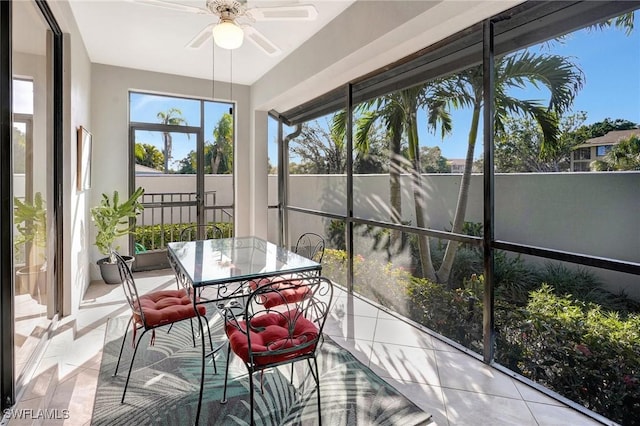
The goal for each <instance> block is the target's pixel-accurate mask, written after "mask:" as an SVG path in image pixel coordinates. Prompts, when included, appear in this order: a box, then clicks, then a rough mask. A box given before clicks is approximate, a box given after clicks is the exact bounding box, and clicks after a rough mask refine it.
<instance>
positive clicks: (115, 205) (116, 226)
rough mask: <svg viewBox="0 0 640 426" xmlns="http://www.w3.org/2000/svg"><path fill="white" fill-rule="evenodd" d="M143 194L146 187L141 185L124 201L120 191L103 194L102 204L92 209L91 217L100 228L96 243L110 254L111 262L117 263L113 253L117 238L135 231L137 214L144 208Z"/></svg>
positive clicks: (105, 252) (104, 251)
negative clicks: (141, 201)
mask: <svg viewBox="0 0 640 426" xmlns="http://www.w3.org/2000/svg"><path fill="white" fill-rule="evenodd" d="M143 194H144V188H142V187H139V188H138V189H136V190H135V191H134V192H133V194H131V197H129V199H128V200H126V201H125V202H124V203H121V202H120V196H119V194H118V191H113V195H112V196H111V197H109V196H108V195H107V194H102V201H101V202H100V205H98V206H95V207H93V208H92V209H91V218H92V219H93V222H94V223H95V225H96V227H97V228H98V234H97V235H96V242H95V244H96V246H97V247H98V250H100V253H102V254H104V255H108V256H109V262H110V263H115V259H114V258H113V253H112V251H113V248H114V247H113V242H114V241H115V239H116V238H118V237H121V236H124V235H127V234H129V233H130V232H132V231H133V228H134V226H135V220H136V216H137V215H138V213H140V212H141V211H142V210H143V209H144V207H143V206H142V204H141V203H140V201H139V199H140V197H142V195H143ZM130 219H133V222H134V223H133V224H131V223H130ZM118 248H119V247H115V249H118Z"/></svg>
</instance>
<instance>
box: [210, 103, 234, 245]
mask: <svg viewBox="0 0 640 426" xmlns="http://www.w3.org/2000/svg"><path fill="white" fill-rule="evenodd" d="M231 108H232V105H231V104H227V103H220V102H205V103H204V114H205V126H204V135H205V138H204V157H205V164H204V167H203V169H204V170H203V172H204V175H205V178H204V194H203V199H204V209H205V218H204V220H205V222H206V223H215V224H216V225H217V226H218V227H219V228H221V229H223V230H224V235H225V236H229V237H230V236H232V235H233V205H234V195H233V161H234V141H235V135H234V133H233V129H234V115H233V114H232V112H233V111H232V109H231Z"/></svg>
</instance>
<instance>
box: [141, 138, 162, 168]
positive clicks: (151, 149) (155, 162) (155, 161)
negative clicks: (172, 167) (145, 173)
mask: <svg viewBox="0 0 640 426" xmlns="http://www.w3.org/2000/svg"><path fill="white" fill-rule="evenodd" d="M135 157H136V164H140V165H142V166H146V167H151V168H152V169H156V170H163V167H164V155H163V154H162V152H160V150H159V149H158V148H156V147H155V146H154V145H151V144H148V143H137V142H136V145H135Z"/></svg>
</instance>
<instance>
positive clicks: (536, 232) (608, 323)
mask: <svg viewBox="0 0 640 426" xmlns="http://www.w3.org/2000/svg"><path fill="white" fill-rule="evenodd" d="M639 15H640V14H639V13H638V10H636V11H635V12H634V13H632V14H627V15H623V16H620V17H614V18H612V19H611V20H609V21H605V22H602V23H600V24H598V25H596V26H593V27H589V28H584V29H581V30H578V31H575V32H573V33H570V34H568V35H566V36H565V37H563V39H562V41H561V42H560V41H558V40H550V41H547V42H545V43H542V44H540V45H537V46H531V47H529V48H528V49H526V50H521V51H519V52H515V53H513V54H511V55H509V57H511V58H516V59H517V60H518V61H517V62H515V63H514V64H515V65H517V66H518V67H519V69H520V70H526V69H528V68H530V67H531V65H532V61H533V62H535V63H537V64H538V65H539V68H538V69H545V70H546V73H547V74H548V75H553V76H554V80H553V81H554V82H565V84H566V85H565V86H564V87H563V86H562V85H561V86H560V89H564V90H565V91H563V90H560V92H561V93H565V94H566V93H569V94H570V95H571V96H570V98H569V99H568V100H569V102H568V104H567V105H565V107H564V108H556V113H557V114H558V118H559V124H560V125H559V126H558V128H557V133H556V138H555V141H554V140H553V139H549V138H545V136H544V135H543V134H542V131H541V130H540V126H539V125H538V123H537V120H535V117H527V116H515V115H513V114H511V115H508V116H506V117H504V118H505V119H504V124H505V125H504V127H503V129H500V131H499V132H498V135H497V136H496V168H497V170H498V171H501V172H504V174H499V175H497V176H496V180H495V184H496V197H495V212H496V223H495V235H496V238H497V239H499V240H505V241H510V242H516V243H520V244H526V245H531V246H537V247H543V248H550V249H555V250H561V251H564V252H572V253H579V254H586V255H591V256H597V257H604V258H610V259H616V260H624V261H630V262H636V263H637V262H640V238H639V234H638V230H639V229H640V217H639V216H638V214H637V212H638V188H639V186H638V182H639V178H640V176H639V175H638V170H640V162H638V157H637V152H638V151H637V147H638V146H640V145H639V144H638V141H640V129H638V120H639V119H640V104H639V103H638V99H640V75H638V73H637V72H636V71H635V70H634V69H633V68H636V69H637V67H638V66H639V65H640V62H639V59H638V56H637V55H628V54H627V53H626V52H638V51H640V33H639V32H638V30H637V28H638V25H639V24H640V22H639V19H640V16H639ZM504 60H506V59H503V61H504ZM554 64H555V65H554ZM543 65H553V66H550V67H549V66H543ZM520 77H522V73H521V74H520ZM514 93H517V94H518V95H519V96H522V97H525V96H526V98H528V99H542V103H543V104H544V105H545V107H546V106H547V105H548V104H547V101H548V99H549V89H546V88H545V89H544V90H541V89H536V88H535V87H531V85H530V84H527V85H525V87H523V88H521V89H520V90H519V91H517V92H514ZM536 94H538V95H537V96H536ZM542 95H544V96H542ZM534 96H535V97H534ZM543 141H544V142H546V145H545V146H543V145H542V142H543ZM634 146H635V147H636V151H635V152H636V155H635V156H634V154H632V153H633V147H634ZM541 172H544V173H541ZM558 172H566V173H558ZM574 172H579V173H574ZM639 283H640V280H639V277H638V276H637V275H631V274H624V273H618V272H612V271H607V270H603V269H598V268H587V267H582V266H578V265H575V264H570V263H563V262H558V261H551V260H544V259H539V258H533V257H527V256H517V255H515V254H513V253H502V252H498V253H497V254H496V283H495V294H496V297H497V303H496V327H497V339H496V343H497V351H496V360H497V361H498V362H500V363H501V364H503V365H505V366H507V367H508V368H510V369H512V370H513V371H515V372H517V373H519V374H521V375H523V376H525V377H527V378H529V379H531V380H533V381H535V382H537V383H539V384H541V385H543V386H546V387H548V388H549V389H551V390H553V391H556V392H558V393H559V394H561V395H562V396H564V397H566V398H569V399H570V400H573V401H575V402H577V403H579V404H581V405H583V406H585V407H587V408H589V409H591V410H593V411H595V412H597V413H599V414H601V415H603V416H605V417H607V418H608V419H611V421H612V422H615V423H620V424H634V423H637V419H638V406H637V404H636V403H635V401H638V400H640V387H639V386H638V370H639V368H640V364H639V362H638V356H637V347H638V337H637V330H638V313H640V310H639V308H640V285H639ZM634 348H636V349H634Z"/></svg>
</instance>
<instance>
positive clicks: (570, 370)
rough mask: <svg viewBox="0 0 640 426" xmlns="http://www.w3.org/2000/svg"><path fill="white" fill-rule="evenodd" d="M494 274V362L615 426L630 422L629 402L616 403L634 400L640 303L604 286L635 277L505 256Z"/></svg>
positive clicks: (501, 255) (632, 411)
mask: <svg viewBox="0 0 640 426" xmlns="http://www.w3.org/2000/svg"><path fill="white" fill-rule="evenodd" d="M496 275H497V282H496V299H497V302H496V336H497V338H496V347H497V348H496V361H497V362H499V363H500V364H502V365H504V366H506V367H508V368H510V369H511V370H513V371H515V372H516V373H519V374H521V375H523V376H525V377H527V378H529V379H531V380H533V381H535V382H537V383H539V384H540V385H543V386H545V387H547V388H549V389H551V390H553V391H555V392H558V393H559V394H561V395H562V396H564V397H566V398H569V399H570V400H572V401H575V402H577V403H579V404H581V405H583V406H585V407H587V408H589V409H591V410H593V411H595V412H597V413H599V414H601V415H603V416H605V417H607V418H608V419H611V421H613V422H616V424H618V423H619V424H634V423H635V422H636V420H637V410H636V409H635V408H633V404H631V403H629V404H627V403H623V404H619V403H617V401H632V400H635V399H637V397H638V392H639V391H638V387H637V378H638V366H639V363H638V353H637V347H638V333H637V331H638V326H639V325H640V324H639V321H638V318H639V314H640V303H639V302H638V300H637V299H636V298H634V297H631V296H630V295H628V294H626V293H625V292H624V291H622V290H621V289H620V288H611V287H608V286H607V285H606V283H607V282H609V283H618V282H635V283H636V284H637V282H638V277H637V276H632V275H629V274H623V273H617V272H611V271H605V270H598V269H596V268H586V267H579V266H576V265H572V264H569V263H563V262H557V261H548V260H543V259H536V258H530V257H525V256H521V257H518V256H513V255H507V254H504V253H499V254H498V255H497V259H496ZM627 288H630V287H627ZM634 348H635V349H634Z"/></svg>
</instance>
